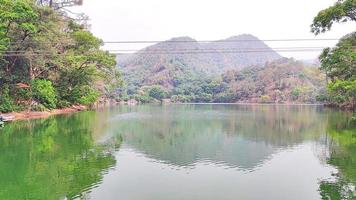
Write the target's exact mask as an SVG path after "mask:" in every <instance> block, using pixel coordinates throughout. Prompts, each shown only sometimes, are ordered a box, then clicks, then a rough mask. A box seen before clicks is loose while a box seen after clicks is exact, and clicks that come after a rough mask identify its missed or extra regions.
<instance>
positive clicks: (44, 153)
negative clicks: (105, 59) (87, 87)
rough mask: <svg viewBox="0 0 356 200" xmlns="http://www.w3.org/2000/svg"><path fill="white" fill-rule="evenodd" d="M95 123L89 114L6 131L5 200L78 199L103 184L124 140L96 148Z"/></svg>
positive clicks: (1, 160)
mask: <svg viewBox="0 0 356 200" xmlns="http://www.w3.org/2000/svg"><path fill="white" fill-rule="evenodd" d="M94 118H95V113H91V112H87V113H82V114H80V115H73V116H70V117H66V116H61V117H52V118H48V119H42V120H33V121H24V122H16V123H13V124H9V125H7V126H6V127H5V128H4V129H2V130H0V133H1V136H0V177H1V178H0V199H7V200H10V199H14V200H15V199H16V200H18V199H64V198H67V199H74V198H76V197H80V196H82V195H85V191H87V190H90V188H92V187H93V186H95V185H97V184H98V183H100V181H101V180H102V177H103V174H105V173H106V172H107V170H108V169H109V168H110V167H113V166H115V164H116V160H115V158H114V156H113V152H114V151H115V150H116V149H118V148H119V146H120V144H121V141H120V140H110V141H108V142H107V143H102V144H96V145H95V144H94V141H93V139H92V132H93V129H92V127H93V124H92V123H93V119H94Z"/></svg>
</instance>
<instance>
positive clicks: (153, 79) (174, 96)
mask: <svg viewBox="0 0 356 200" xmlns="http://www.w3.org/2000/svg"><path fill="white" fill-rule="evenodd" d="M182 41H184V42H182ZM186 49H191V50H190V51H189V53H182V52H185V51H187V50H186ZM192 49H195V50H192ZM226 49H240V51H244V53H240V52H238V51H237V50H233V52H226ZM251 49H265V50H264V51H255V50H253V51H252V52H246V51H251ZM205 51H208V52H209V53H205ZM212 51H215V52H212ZM197 52H199V53H197ZM117 59H118V63H119V67H120V68H121V69H122V70H123V72H124V78H125V81H126V90H125V91H123V97H124V98H125V99H129V98H134V99H136V100H137V101H139V102H143V103H146V102H152V101H155V100H162V99H170V100H171V101H172V102H216V103H223V102H224V103H226V102H229V103H233V102H254V103H257V102H263V103H315V102H318V101H322V100H324V99H325V97H324V96H323V95H321V94H325V89H324V83H325V77H324V75H323V74H322V73H321V72H320V70H319V69H318V68H317V67H315V65H313V64H310V65H308V64H305V62H304V63H303V62H298V61H295V60H293V59H286V58H282V57H281V56H280V55H279V54H278V53H276V52H274V51H273V50H272V49H271V48H270V47H268V46H267V45H266V44H264V43H263V42H262V41H259V40H258V38H256V37H254V36H252V35H248V34H245V35H240V36H236V37H231V38H228V39H226V40H220V41H216V42H211V43H198V42H197V41H195V40H193V39H191V38H189V37H181V38H174V39H172V40H169V41H166V42H162V43H158V44H156V45H153V46H150V47H147V48H145V49H143V50H141V51H139V52H137V53H135V54H133V55H120V56H118V57H117ZM152 90H153V92H151V91H152ZM153 93H155V94H153ZM158 93H159V95H157V94H158Z"/></svg>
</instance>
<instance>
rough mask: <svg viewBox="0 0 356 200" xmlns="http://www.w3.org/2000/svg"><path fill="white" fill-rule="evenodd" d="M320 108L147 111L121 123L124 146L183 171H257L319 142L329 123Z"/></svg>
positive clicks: (195, 107)
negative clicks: (286, 150)
mask: <svg viewBox="0 0 356 200" xmlns="http://www.w3.org/2000/svg"><path fill="white" fill-rule="evenodd" d="M317 109H318V108H317V107H303V106H301V107H281V106H255V107H254V106H236V105H224V106H221V105H186V106H183V105H179V106H176V107H175V106H169V107H167V108H166V109H163V110H161V109H160V108H158V109H156V108H154V107H151V108H147V107H143V108H141V109H140V112H138V113H137V115H140V114H141V116H135V117H134V116H132V117H130V118H126V119H124V120H123V119H120V121H119V122H118V123H116V126H115V128H116V130H118V131H120V134H121V135H123V137H124V140H125V143H128V144H129V145H130V146H132V147H133V148H135V149H136V150H138V151H142V152H144V153H146V154H147V155H148V156H151V157H154V158H156V159H158V160H163V161H166V162H169V163H171V164H174V165H178V166H186V165H192V164H194V163H196V162H197V161H199V160H209V161H212V162H223V163H225V164H227V165H229V166H238V167H240V168H245V169H252V168H254V167H256V166H257V165H259V164H261V162H263V161H264V160H266V159H268V158H269V157H270V156H271V155H272V154H273V153H274V152H275V151H276V148H281V147H287V146H293V145H295V144H300V143H301V142H302V141H304V140H306V139H312V137H315V138H318V137H320V135H318V134H320V133H322V132H324V130H325V123H326V118H325V116H323V115H321V113H320V112H318V110H317Z"/></svg>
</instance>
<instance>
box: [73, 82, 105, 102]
mask: <svg viewBox="0 0 356 200" xmlns="http://www.w3.org/2000/svg"><path fill="white" fill-rule="evenodd" d="M99 96H100V94H99V92H98V91H96V90H95V89H93V88H91V87H90V86H88V85H85V86H76V87H74V89H73V90H72V92H71V95H70V101H71V102H72V103H75V104H76V103H78V104H82V105H86V106H88V105H92V104H93V103H95V102H96V101H97V100H98V97H99Z"/></svg>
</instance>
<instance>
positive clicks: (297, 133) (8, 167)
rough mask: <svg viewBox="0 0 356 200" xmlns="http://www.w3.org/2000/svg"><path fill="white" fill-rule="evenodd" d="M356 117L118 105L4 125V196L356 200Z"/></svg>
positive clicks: (0, 190)
mask: <svg viewBox="0 0 356 200" xmlns="http://www.w3.org/2000/svg"><path fill="white" fill-rule="evenodd" d="M351 117H352V115H351V114H350V113H346V112H340V111H332V110H329V109H325V108H322V107H318V106H274V105H261V106H243V105H169V106H148V105H145V106H137V107H125V106H122V107H116V108H111V109H104V110H100V111H97V112H93V111H88V112H82V113H77V114H73V115H69V116H57V117H51V118H48V119H40V120H31V121H22V122H15V123H12V124H7V125H6V126H5V128H3V129H0V199H9V200H11V199H16V200H18V199H44V200H48V199H54V200H56V199H100V200H106V199H108V200H110V199H123V200H146V199H150V200H151V199H152V200H168V199H169V200H185V199H189V200H190V199H192V200H193V199H202V200H210V199H211V200H216V199H222V200H224V199H231V200H232V199H234V200H235V199H248V200H254V199H273V200H285V199H295V200H301V199H303V200H309V199H310V200H314V199H315V200H318V199H356V193H355V185H356V128H355V126H354V125H353V124H352V122H351Z"/></svg>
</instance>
